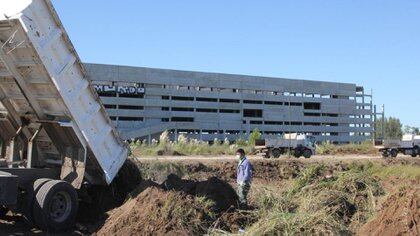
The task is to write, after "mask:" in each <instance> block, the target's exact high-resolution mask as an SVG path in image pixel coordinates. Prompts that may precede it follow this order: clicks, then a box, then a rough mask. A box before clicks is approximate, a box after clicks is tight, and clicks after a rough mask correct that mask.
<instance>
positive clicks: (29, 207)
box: [23, 178, 52, 225]
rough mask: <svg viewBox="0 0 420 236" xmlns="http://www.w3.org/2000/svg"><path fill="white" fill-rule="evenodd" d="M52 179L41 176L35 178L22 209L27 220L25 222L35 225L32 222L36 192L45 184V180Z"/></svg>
mask: <svg viewBox="0 0 420 236" xmlns="http://www.w3.org/2000/svg"><path fill="white" fill-rule="evenodd" d="M51 180H52V179H47V178H41V179H37V180H35V182H34V184H33V186H32V189H33V191H32V192H31V193H30V194H29V196H28V198H27V199H26V200H25V201H26V203H25V204H26V206H25V209H24V213H23V215H24V217H25V219H26V221H27V223H29V224H30V225H35V222H34V212H33V209H34V203H35V201H36V194H37V193H38V191H39V189H40V188H41V187H42V186H43V185H44V184H46V183H47V182H49V181H51Z"/></svg>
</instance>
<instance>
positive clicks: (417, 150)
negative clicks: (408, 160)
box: [411, 146, 420, 157]
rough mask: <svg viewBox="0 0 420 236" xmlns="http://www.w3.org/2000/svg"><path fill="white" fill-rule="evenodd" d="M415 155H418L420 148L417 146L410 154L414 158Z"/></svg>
mask: <svg viewBox="0 0 420 236" xmlns="http://www.w3.org/2000/svg"><path fill="white" fill-rule="evenodd" d="M417 155H420V148H419V147H418V146H415V147H414V149H413V152H412V153H411V156H412V157H416V156H417Z"/></svg>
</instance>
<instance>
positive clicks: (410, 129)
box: [404, 125, 420, 135]
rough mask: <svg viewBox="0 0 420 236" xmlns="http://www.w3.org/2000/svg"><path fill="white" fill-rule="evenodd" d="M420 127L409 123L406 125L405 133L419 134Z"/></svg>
mask: <svg viewBox="0 0 420 236" xmlns="http://www.w3.org/2000/svg"><path fill="white" fill-rule="evenodd" d="M419 131H420V130H419V128H417V127H413V126H409V125H404V134H414V135H419V133H420V132H419Z"/></svg>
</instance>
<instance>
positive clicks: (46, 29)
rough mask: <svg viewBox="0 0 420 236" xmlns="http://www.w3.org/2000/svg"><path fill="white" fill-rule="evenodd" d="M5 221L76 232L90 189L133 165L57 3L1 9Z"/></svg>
mask: <svg viewBox="0 0 420 236" xmlns="http://www.w3.org/2000/svg"><path fill="white" fill-rule="evenodd" d="M0 47H1V48H0V138H1V143H2V147H1V157H0V158H1V159H2V160H0V165H1V163H3V166H2V167H0V215H1V214H5V212H6V211H8V210H12V211H16V212H20V213H22V214H23V215H24V216H25V217H26V218H27V219H28V220H29V221H32V222H33V223H34V224H35V225H36V226H38V227H39V228H41V229H43V230H45V231H47V232H59V231H62V230H66V229H69V228H70V227H72V226H73V224H74V221H75V217H76V213H77V211H78V202H79V201H80V200H83V196H84V193H86V192H87V190H86V189H87V188H89V186H93V185H108V184H110V183H111V182H112V181H113V179H114V177H115V176H116V175H117V173H118V171H119V170H120V168H121V166H122V165H123V163H124V162H125V160H126V159H127V155H128V146H127V144H126V143H125V142H124V141H123V140H121V139H120V138H119V135H118V133H117V132H116V130H115V128H114V126H113V124H112V123H111V120H110V119H109V118H108V116H107V114H106V112H105V109H104V107H103V105H102V104H101V102H100V100H99V97H98V96H97V94H96V92H95V91H94V89H93V87H92V86H91V84H90V83H89V81H88V80H87V78H86V76H87V75H86V72H85V70H84V68H83V65H82V63H81V61H80V59H79V57H78V55H77V53H76V51H75V49H74V47H73V45H72V43H71V42H70V39H69V37H68V35H67V33H66V31H65V30H64V28H63V25H62V24H61V21H60V19H59V18H58V16H57V13H56V11H55V10H54V8H53V6H52V4H51V2H50V1H49V0H2V1H1V2H0Z"/></svg>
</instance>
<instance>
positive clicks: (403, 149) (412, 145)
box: [379, 134, 420, 157]
mask: <svg viewBox="0 0 420 236" xmlns="http://www.w3.org/2000/svg"><path fill="white" fill-rule="evenodd" d="M379 151H380V152H381V153H382V156H383V157H389V156H391V157H396V156H397V155H398V153H402V154H404V155H411V156H412V157H416V156H417V155H419V156H420V135H412V134H406V135H403V137H402V140H385V142H384V147H383V148H380V149H379Z"/></svg>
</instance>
